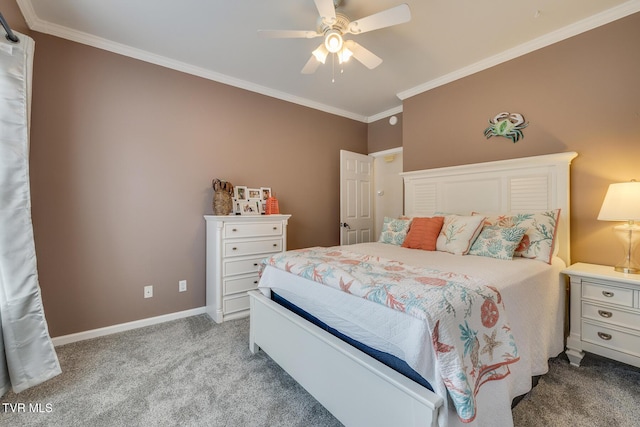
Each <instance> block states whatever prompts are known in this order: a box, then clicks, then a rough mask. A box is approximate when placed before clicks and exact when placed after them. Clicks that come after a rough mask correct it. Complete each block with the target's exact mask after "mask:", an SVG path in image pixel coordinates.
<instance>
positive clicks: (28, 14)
mask: <svg viewBox="0 0 640 427" xmlns="http://www.w3.org/2000/svg"><path fill="white" fill-rule="evenodd" d="M16 2H17V3H18V7H19V8H20V11H21V12H22V15H23V16H24V19H25V22H26V23H27V25H28V27H29V28H30V29H31V30H33V31H38V32H41V33H45V34H49V35H52V36H56V37H60V38H63V39H66V40H70V41H74V42H77V43H81V44H85V45H88V46H92V47H95V48H98V49H102V50H107V51H109V52H113V53H116V54H120V55H124V56H127V57H130V58H134V59H138V60H141V61H145V62H148V63H151V64H155V65H159V66H161V67H165V68H170V69H173V70H176V71H180V72H183V73H187V74H192V75H195V76H198V77H202V78H205V79H208V80H212V81H216V82H219V83H223V84H226V85H229V86H233V87H237V88H239V89H244V90H247V91H250V92H255V93H259V94H262V95H266V96H269V97H272V98H276V99H280V100H283V101H287V102H291V103H294V104H298V105H301V106H304V107H309V108H312V109H315V110H319V111H323V112H326V113H329V114H334V115H337V116H342V117H345V118H348V119H352V120H356V121H359V122H363V123H372V122H375V121H377V120H380V119H383V118H385V117H389V116H391V115H394V114H398V113H401V112H402V109H403V107H402V105H400V106H398V107H394V108H392V109H389V110H386V111H383V112H380V113H378V114H375V115H372V116H369V117H367V116H363V115H360V114H356V113H353V112H350V111H346V110H342V109H339V108H335V107H332V106H330V105H326V104H322V103H319V102H315V101H312V100H309V99H306V98H302V97H297V96H294V95H291V94H289V93H286V92H282V91H278V90H275V89H272V88H268V87H265V86H261V85H257V84H255V83H251V82H248V81H246V80H241V79H237V78H235V77H231V76H228V75H225V74H221V73H216V72H213V71H210V70H207V69H204V68H202V67H197V66H194V65H191V64H188V63H185V62H181V61H176V60H173V59H171V58H167V57H164V56H161V55H156V54H153V53H150V52H147V51H144V50H141V49H135V48H132V47H130V46H127V45H123V44H120V43H114V42H112V41H109V40H106V39H103V38H100V37H96V36H93V35H90V34H87V33H84V32H81V31H74V30H70V29H69V28H67V27H63V26H60V25H56V24H51V23H49V22H46V21H43V20H41V19H40V18H38V16H37V15H36V13H35V11H34V9H33V6H32V4H31V1H30V0H16ZM636 12H640V0H630V1H628V2H626V3H624V4H621V5H619V6H616V7H613V8H611V9H608V10H606V11H604V12H601V13H599V14H596V15H593V16H591V17H589V18H586V19H583V20H582V21H579V22H577V23H575V24H572V25H569V26H566V27H564V28H561V29H559V30H556V31H554V32H551V33H549V34H546V35H544V36H541V37H538V38H537V39H534V40H532V41H530V42H527V43H523V44H521V45H519V46H516V47H514V48H512V49H508V50H506V51H504V52H501V53H499V54H497V55H494V56H492V57H489V58H486V59H483V60H482V61H478V62H476V63H474V64H471V65H469V66H467V67H464V68H461V69H458V70H456V71H453V72H451V73H449V74H446V75H444V76H441V77H438V78H436V79H433V80H430V81H428V82H425V83H423V84H420V85H418V86H415V87H413V88H411V89H408V90H405V91H402V92H399V93H397V94H396V96H397V97H398V98H399V99H400V100H402V101H404V100H405V99H407V98H410V97H412V96H415V95H418V94H420V93H423V92H426V91H429V90H431V89H434V88H436V87H439V86H442V85H445V84H447V83H451V82H453V81H455V80H458V79H461V78H464V77H468V76H470V75H472V74H475V73H478V72H480V71H484V70H486V69H488V68H491V67H494V66H496V65H499V64H501V63H503V62H507V61H510V60H512V59H515V58H517V57H519V56H523V55H526V54H528V53H531V52H533V51H535V50H538V49H541V48H543V47H546V46H549V45H551V44H554V43H557V42H560V41H562V40H565V39H567V38H570V37H573V36H575V35H578V34H581V33H583V32H586V31H589V30H592V29H594V28H597V27H599V26H602V25H605V24H608V23H610V22H613V21H615V20H618V19H621V18H624V17H626V16H628V15H631V14H633V13H636Z"/></svg>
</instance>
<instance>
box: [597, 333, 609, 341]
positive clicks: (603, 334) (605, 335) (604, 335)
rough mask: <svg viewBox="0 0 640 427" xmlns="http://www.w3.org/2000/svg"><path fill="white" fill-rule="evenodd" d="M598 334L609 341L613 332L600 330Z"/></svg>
mask: <svg viewBox="0 0 640 427" xmlns="http://www.w3.org/2000/svg"><path fill="white" fill-rule="evenodd" d="M598 336H599V337H600V338H601V339H603V340H605V341H609V340H610V339H611V334H605V333H604V332H598Z"/></svg>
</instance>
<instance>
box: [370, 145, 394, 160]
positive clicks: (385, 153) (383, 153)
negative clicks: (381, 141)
mask: <svg viewBox="0 0 640 427" xmlns="http://www.w3.org/2000/svg"><path fill="white" fill-rule="evenodd" d="M400 153H402V147H396V148H389V149H388V150H382V151H376V152H375V153H369V155H370V156H371V157H375V158H378V157H384V156H388V155H390V154H400Z"/></svg>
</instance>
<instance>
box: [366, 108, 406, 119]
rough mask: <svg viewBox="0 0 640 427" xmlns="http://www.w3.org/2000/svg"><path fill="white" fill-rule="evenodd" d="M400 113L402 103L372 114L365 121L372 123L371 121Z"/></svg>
mask: <svg viewBox="0 0 640 427" xmlns="http://www.w3.org/2000/svg"><path fill="white" fill-rule="evenodd" d="M400 113H402V105H400V106H398V107H394V108H391V109H389V110H387V111H383V112H381V113H378V114H375V115H373V116H370V117H368V118H367V123H373V122H376V121H378V120H381V119H384V118H387V117H389V116H393V115H394V114H400Z"/></svg>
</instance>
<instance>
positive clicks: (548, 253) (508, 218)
mask: <svg viewBox="0 0 640 427" xmlns="http://www.w3.org/2000/svg"><path fill="white" fill-rule="evenodd" d="M474 215H476V213H475V212H474ZM478 215H480V216H485V215H484V214H478ZM485 218H486V219H485V222H484V224H485V225H494V226H498V227H514V226H516V227H524V228H526V229H527V231H526V233H525V235H524V236H523V237H522V241H521V242H520V246H518V248H517V249H516V251H515V252H514V254H513V256H516V257H518V256H519V257H523V258H529V259H537V260H540V261H544V262H546V263H548V264H551V260H552V258H553V256H554V254H555V253H556V251H555V249H556V246H557V239H556V237H557V236H556V235H557V233H558V218H560V209H552V210H549V211H544V212H523V213H509V214H504V215H490V216H485Z"/></svg>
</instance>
